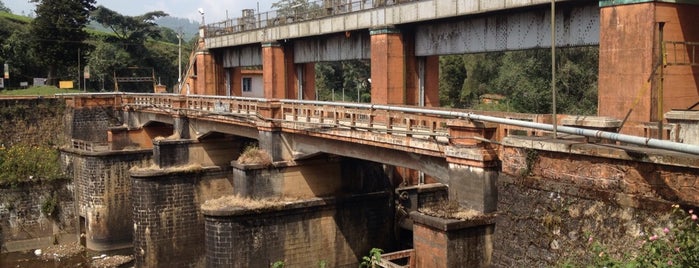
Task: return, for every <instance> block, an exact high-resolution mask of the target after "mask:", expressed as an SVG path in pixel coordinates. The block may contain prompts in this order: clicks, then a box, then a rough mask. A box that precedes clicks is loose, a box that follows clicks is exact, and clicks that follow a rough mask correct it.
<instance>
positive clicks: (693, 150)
mask: <svg viewBox="0 0 699 268" xmlns="http://www.w3.org/2000/svg"><path fill="white" fill-rule="evenodd" d="M282 103H299V104H315V105H337V106H344V107H350V108H369V109H376V110H387V111H396V112H407V113H422V114H427V115H439V116H445V117H456V118H468V119H470V120H475V121H485V122H493V123H498V124H504V125H510V126H518V127H525V128H532V129H538V130H546V131H553V125H551V124H543V123H535V122H529V121H522V120H516V119H507V118H500V117H495V116H487V115H477V114H473V113H464V112H456V111H443V110H429V109H423V108H412V107H398V106H388V105H378V104H351V103H328V102H314V101H287V100H284V101H282ZM557 130H558V132H561V133H566V134H571V135H579V136H585V137H596V138H602V139H608V140H612V141H620V142H624V143H629V144H634V145H641V146H648V147H653V148H658V149H665V150H671V151H676V152H683V153H689V154H697V155H699V146H697V145H693V144H686V143H678V142H672V141H666V140H659V139H653V138H644V137H638V136H632V135H626V134H619V133H615V132H607V131H600V130H591V129H584V128H575V127H568V126H557Z"/></svg>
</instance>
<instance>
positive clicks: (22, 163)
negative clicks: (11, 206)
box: [0, 144, 64, 186]
mask: <svg viewBox="0 0 699 268" xmlns="http://www.w3.org/2000/svg"><path fill="white" fill-rule="evenodd" d="M62 178H64V176H62V172H61V168H60V165H59V161H58V151H57V150H56V149H54V148H50V147H48V146H29V145H24V144H16V145H14V146H12V147H9V148H7V147H5V146H3V145H0V185H13V186H14V185H17V184H20V183H23V182H32V181H51V180H56V179H62Z"/></svg>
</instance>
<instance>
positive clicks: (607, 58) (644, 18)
mask: <svg viewBox="0 0 699 268" xmlns="http://www.w3.org/2000/svg"><path fill="white" fill-rule="evenodd" d="M615 2H619V1H611V0H603V1H600V7H601V8H600V45H599V90H598V91H599V94H598V96H599V97H598V99H599V105H598V107H599V110H598V113H599V115H600V116H611V117H615V118H620V119H621V118H624V117H625V116H626V114H627V113H628V112H629V110H631V109H633V110H632V113H631V114H630V116H629V122H630V123H633V122H649V121H658V120H662V119H663V118H662V117H663V116H662V113H664V112H667V111H670V110H672V109H686V108H687V107H689V106H691V105H692V104H694V103H696V102H697V101H698V100H699V97H698V96H697V93H698V91H699V68H696V67H694V68H692V67H691V66H688V65H685V66H681V65H671V64H672V63H674V62H675V60H674V59H673V58H674V57H675V55H679V57H687V56H688V55H689V57H691V54H690V53H691V47H680V48H679V49H678V50H675V49H674V48H673V47H672V46H669V45H666V46H665V49H666V52H665V55H666V57H667V58H666V60H667V61H666V63H668V64H670V65H667V66H664V67H662V66H661V67H659V68H657V69H656V66H659V62H660V55H661V53H660V48H661V41H681V42H685V41H687V42H697V41H699V28H697V27H695V26H694V25H695V24H693V23H692V22H694V21H696V19H695V18H696V14H699V5H696V4H689V2H690V1H684V3H682V4H678V3H665V2H661V1H641V0H631V1H623V4H619V3H615ZM667 2H670V1H667ZM676 2H679V1H676ZM661 24H663V27H662V34H661V30H660V28H661V27H660V25H661ZM661 36H662V38H663V40H660V38H661ZM661 69H662V73H663V75H662V76H663V80H661V79H660V73H661ZM654 70H655V73H654ZM649 78H650V80H649ZM661 85H662V86H661ZM661 88H664V89H663V90H661ZM660 92H662V96H660V94H661V93H660ZM661 99H662V101H661ZM636 102H638V103H637V104H636ZM659 103H661V104H662V105H659ZM661 107H662V108H661ZM660 109H662V111H659V110H660ZM630 125H632V124H627V126H630ZM622 131H623V132H625V133H632V134H639V135H641V134H643V131H642V130H630V129H629V127H624V129H622Z"/></svg>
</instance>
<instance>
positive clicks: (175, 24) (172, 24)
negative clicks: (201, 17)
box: [155, 16, 199, 40]
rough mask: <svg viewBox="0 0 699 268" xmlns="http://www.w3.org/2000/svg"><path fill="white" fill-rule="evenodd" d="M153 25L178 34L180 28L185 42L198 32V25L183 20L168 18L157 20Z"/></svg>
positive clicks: (194, 22)
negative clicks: (155, 24)
mask: <svg viewBox="0 0 699 268" xmlns="http://www.w3.org/2000/svg"><path fill="white" fill-rule="evenodd" d="M155 23H157V24H158V25H160V26H162V27H167V28H170V29H172V30H174V31H175V32H179V29H180V28H182V32H183V33H184V37H185V40H189V39H192V37H194V35H196V34H197V32H199V23H198V22H196V21H192V20H189V19H185V18H176V17H170V16H168V17H162V18H159V19H157V20H156V21H155Z"/></svg>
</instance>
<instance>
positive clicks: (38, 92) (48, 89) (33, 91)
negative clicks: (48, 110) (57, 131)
mask: <svg viewBox="0 0 699 268" xmlns="http://www.w3.org/2000/svg"><path fill="white" fill-rule="evenodd" d="M81 92H83V91H82V90H78V89H59V88H57V87H52V86H41V87H30V88H27V89H6V90H0V96H52V95H54V94H58V93H81Z"/></svg>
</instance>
